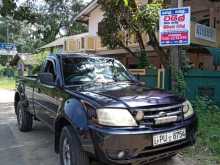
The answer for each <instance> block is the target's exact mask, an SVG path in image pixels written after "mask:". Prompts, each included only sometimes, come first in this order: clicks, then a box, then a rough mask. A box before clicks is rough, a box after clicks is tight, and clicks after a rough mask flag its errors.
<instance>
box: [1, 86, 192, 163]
mask: <svg viewBox="0 0 220 165" xmlns="http://www.w3.org/2000/svg"><path fill="white" fill-rule="evenodd" d="M13 97H14V92H13V91H7V90H0V164H2V165H59V158H58V155H57V154H55V153H54V146H53V141H54V137H53V133H52V132H51V131H50V130H49V129H48V128H47V127H45V126H44V125H42V124H41V123H40V122H35V123H34V128H33V131H32V132H29V133H21V132H19V131H18V129H17V124H16V117H15V115H14V107H13ZM94 164H98V163H94ZM191 164H192V162H185V161H183V159H182V158H181V157H180V156H179V155H178V156H176V157H175V158H173V159H172V160H166V161H164V160H163V161H159V162H155V163H153V164H151V165H191Z"/></svg>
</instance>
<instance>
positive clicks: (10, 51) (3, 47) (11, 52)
mask: <svg viewBox="0 0 220 165" xmlns="http://www.w3.org/2000/svg"><path fill="white" fill-rule="evenodd" d="M16 54H17V48H16V45H15V44H10V43H0V55H8V56H15V55H16Z"/></svg>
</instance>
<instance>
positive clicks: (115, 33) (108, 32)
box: [98, 0, 169, 66]
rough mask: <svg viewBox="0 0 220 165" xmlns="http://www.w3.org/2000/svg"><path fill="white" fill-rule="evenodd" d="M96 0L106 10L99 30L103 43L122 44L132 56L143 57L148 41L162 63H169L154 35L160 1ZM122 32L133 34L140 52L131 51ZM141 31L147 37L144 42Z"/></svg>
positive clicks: (115, 46)
mask: <svg viewBox="0 0 220 165" xmlns="http://www.w3.org/2000/svg"><path fill="white" fill-rule="evenodd" d="M98 3H99V4H100V5H101V8H102V10H103V11H104V12H105V14H104V19H103V20H102V21H101V23H100V25H101V28H100V29H101V30H100V31H99V35H100V36H101V38H102V42H103V44H104V45H106V46H108V47H109V48H117V47H121V48H123V49H125V50H126V51H127V52H129V53H130V54H131V55H133V56H134V57H135V58H138V59H143V56H146V52H147V51H146V45H149V44H150V45H151V46H152V47H153V48H154V50H155V51H156V52H157V53H158V54H159V56H160V59H161V61H162V63H163V64H164V66H168V59H169V58H168V54H167V53H166V52H165V51H164V49H162V48H161V47H160V45H159V42H158V40H157V37H156V31H157V29H158V23H159V10H160V9H161V8H162V7H163V4H162V1H161V0H153V1H151V2H150V3H148V4H144V5H139V4H138V3H137V1H136V0H98ZM123 32H126V33H128V34H129V35H135V36H136V39H137V42H138V45H139V48H140V53H138V54H137V53H134V52H132V50H131V49H130V48H129V47H128V45H127V44H126V42H124V38H123V36H122V35H123ZM143 34H147V35H148V36H149V39H150V42H148V43H146V42H147V41H146V40H145V39H144V36H143ZM140 57H141V58H140Z"/></svg>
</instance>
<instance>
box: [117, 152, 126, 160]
mask: <svg viewBox="0 0 220 165" xmlns="http://www.w3.org/2000/svg"><path fill="white" fill-rule="evenodd" d="M124 156H125V152H124V151H120V152H119V153H118V159H122V158H123V157H124Z"/></svg>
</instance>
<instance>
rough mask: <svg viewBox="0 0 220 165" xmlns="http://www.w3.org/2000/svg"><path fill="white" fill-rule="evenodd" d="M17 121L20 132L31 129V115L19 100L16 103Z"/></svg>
mask: <svg viewBox="0 0 220 165" xmlns="http://www.w3.org/2000/svg"><path fill="white" fill-rule="evenodd" d="M16 112H17V122H18V128H19V130H20V131H21V132H29V131H31V130H32V126H33V116H32V115H31V114H30V113H29V112H28V111H26V108H25V107H24V106H23V105H22V102H21V101H19V102H18V105H17V110H16Z"/></svg>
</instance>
